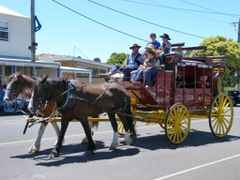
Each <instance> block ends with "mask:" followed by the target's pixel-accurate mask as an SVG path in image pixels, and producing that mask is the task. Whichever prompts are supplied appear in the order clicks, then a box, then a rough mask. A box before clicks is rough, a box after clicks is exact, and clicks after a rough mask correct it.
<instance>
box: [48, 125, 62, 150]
mask: <svg viewBox="0 0 240 180" xmlns="http://www.w3.org/2000/svg"><path fill="white" fill-rule="evenodd" d="M51 125H52V127H53V129H54V130H55V133H56V135H57V140H56V141H55V143H54V146H56V145H57V142H58V137H59V133H60V130H59V127H58V125H57V123H55V122H52V123H51ZM63 142H64V139H63ZM63 142H62V143H63Z"/></svg>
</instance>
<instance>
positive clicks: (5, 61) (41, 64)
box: [0, 57, 60, 68]
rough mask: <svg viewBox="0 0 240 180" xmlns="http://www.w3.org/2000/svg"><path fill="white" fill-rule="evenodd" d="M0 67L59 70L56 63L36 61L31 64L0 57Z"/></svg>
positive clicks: (28, 61)
mask: <svg viewBox="0 0 240 180" xmlns="http://www.w3.org/2000/svg"><path fill="white" fill-rule="evenodd" d="M0 65H6V66H9V65H10V66H23V67H42V68H43V67H44V68H59V67H60V64H59V63H57V62H45V61H36V62H31V61H30V60H29V59H17V58H4V57H0Z"/></svg>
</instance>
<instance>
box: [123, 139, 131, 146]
mask: <svg viewBox="0 0 240 180" xmlns="http://www.w3.org/2000/svg"><path fill="white" fill-rule="evenodd" d="M125 143H126V144H127V145H131V144H132V143H133V140H132V139H128V140H125Z"/></svg>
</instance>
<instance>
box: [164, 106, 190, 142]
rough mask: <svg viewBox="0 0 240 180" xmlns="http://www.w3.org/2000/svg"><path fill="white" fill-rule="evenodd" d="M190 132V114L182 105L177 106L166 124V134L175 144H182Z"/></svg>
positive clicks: (170, 113)
mask: <svg viewBox="0 0 240 180" xmlns="http://www.w3.org/2000/svg"><path fill="white" fill-rule="evenodd" d="M189 131H190V114H189V111H188V109H187V108H186V107H185V106H184V105H182V104H175V105H174V106H173V107H172V108H171V109H170V111H169V113H168V115H167V118H166V122H165V133H166V135H167V137H168V140H169V141H170V142H171V143H173V144H180V143H182V142H183V141H184V140H185V139H186V137H187V135H188V133H189Z"/></svg>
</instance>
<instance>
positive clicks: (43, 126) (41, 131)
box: [29, 122, 48, 154]
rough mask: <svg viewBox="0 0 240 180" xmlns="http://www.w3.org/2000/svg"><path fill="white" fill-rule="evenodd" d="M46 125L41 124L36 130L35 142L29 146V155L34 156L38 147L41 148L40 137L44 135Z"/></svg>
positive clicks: (45, 123)
mask: <svg viewBox="0 0 240 180" xmlns="http://www.w3.org/2000/svg"><path fill="white" fill-rule="evenodd" d="M47 125H48V123H47V122H44V123H42V124H41V126H40V128H39V130H38V136H37V139H36V140H35V143H34V144H33V145H32V146H30V148H29V153H31V154H35V153H38V152H39V150H40V146H41V140H42V136H43V133H44V131H45V129H46V127H47Z"/></svg>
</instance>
